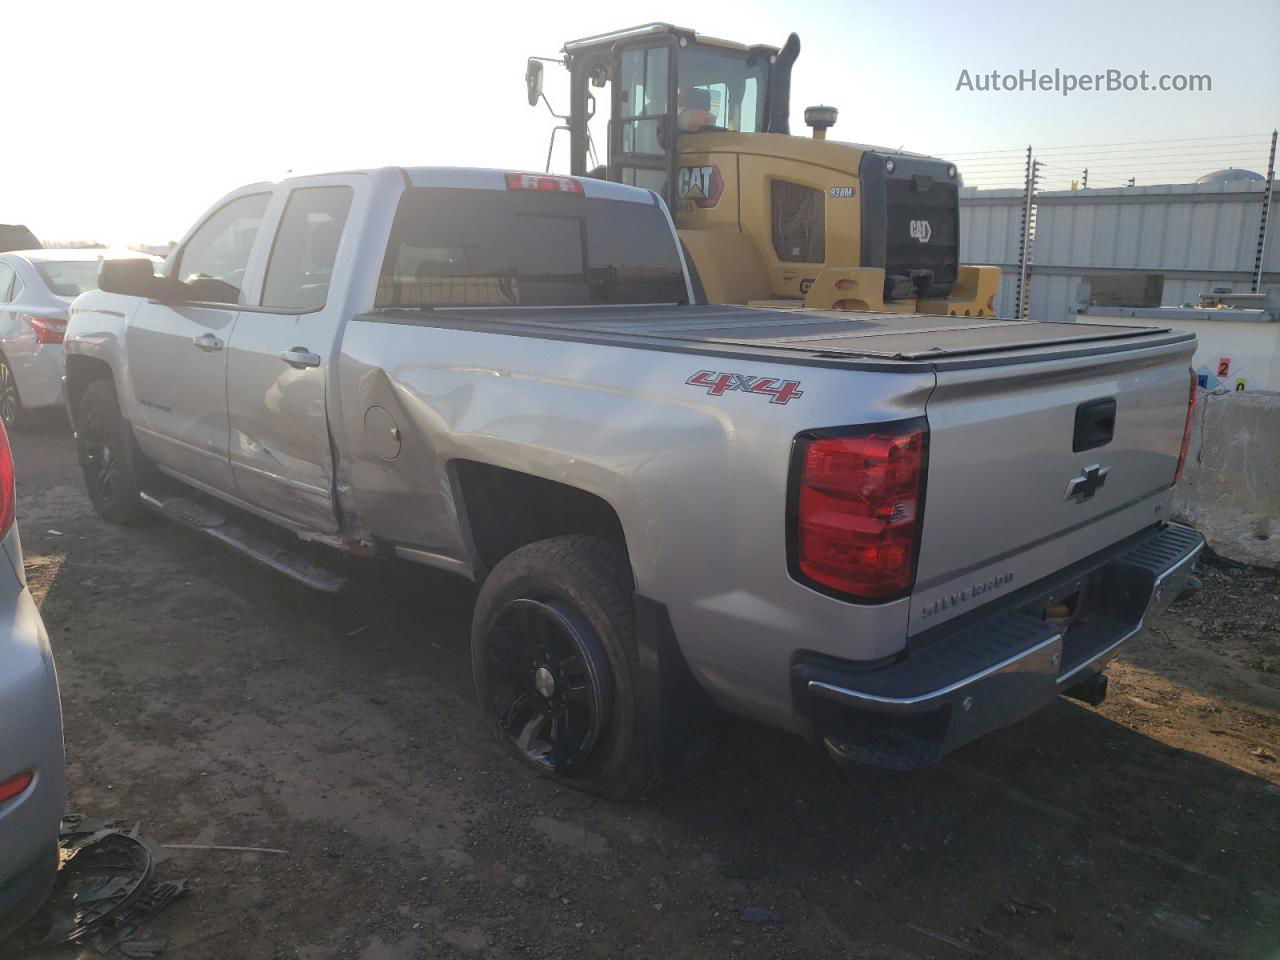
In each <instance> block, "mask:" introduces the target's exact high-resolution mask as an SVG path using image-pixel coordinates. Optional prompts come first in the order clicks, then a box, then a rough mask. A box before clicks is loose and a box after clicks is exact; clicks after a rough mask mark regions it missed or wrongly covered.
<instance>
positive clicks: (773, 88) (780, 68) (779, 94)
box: [753, 33, 800, 134]
mask: <svg viewBox="0 0 1280 960" xmlns="http://www.w3.org/2000/svg"><path fill="white" fill-rule="evenodd" d="M753 52H754V50H753ZM799 56H800V37H799V36H798V35H796V34H794V33H793V34H791V35H790V36H789V37H787V42H786V43H784V44H783V45H782V49H781V50H779V51H778V52H777V53H776V54H775V55H774V61H773V63H772V64H771V65H770V67H769V72H768V75H767V76H768V84H769V92H768V93H767V94H766V95H765V96H766V98H767V100H766V103H765V132H766V133H788V134H789V133H790V132H791V68H792V67H793V66H795V62H796V58H797V57H799Z"/></svg>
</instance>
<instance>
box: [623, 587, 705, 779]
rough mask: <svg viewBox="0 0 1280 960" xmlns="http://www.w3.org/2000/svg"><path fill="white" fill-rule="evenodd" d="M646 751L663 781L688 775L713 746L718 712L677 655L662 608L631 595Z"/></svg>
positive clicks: (679, 654) (678, 646)
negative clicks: (632, 597)
mask: <svg viewBox="0 0 1280 960" xmlns="http://www.w3.org/2000/svg"><path fill="white" fill-rule="evenodd" d="M635 610H636V641H637V643H638V645H639V648H640V649H639V653H640V689H641V691H642V695H643V697H644V709H645V713H646V717H645V720H646V723H647V730H648V734H649V753H650V756H651V757H652V758H653V764H654V766H655V768H657V770H658V771H660V772H661V774H662V776H663V777H665V778H667V779H679V778H680V777H682V776H686V775H688V774H689V773H690V772H692V771H693V770H694V769H695V768H696V767H697V765H698V762H699V761H700V760H701V759H702V758H703V757H704V756H706V754H708V753H709V752H710V751H711V749H712V747H714V746H715V742H716V726H717V721H718V719H719V712H718V711H717V710H716V708H715V706H714V705H713V704H712V703H711V698H710V697H708V696H707V693H706V691H705V690H703V689H702V686H701V685H700V684H699V683H698V681H697V679H696V678H695V677H694V676H693V671H691V670H690V669H689V664H688V663H687V662H686V661H685V659H684V654H683V653H681V651H680V645H679V643H677V641H676V636H675V630H674V629H672V626H671V618H670V616H669V615H668V613H667V608H666V606H665V605H663V604H661V603H658V602H657V601H656V600H651V599H649V598H648V597H645V596H643V595H641V594H639V593H637V594H636V595H635Z"/></svg>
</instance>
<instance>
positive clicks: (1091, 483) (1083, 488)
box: [1062, 463, 1111, 503]
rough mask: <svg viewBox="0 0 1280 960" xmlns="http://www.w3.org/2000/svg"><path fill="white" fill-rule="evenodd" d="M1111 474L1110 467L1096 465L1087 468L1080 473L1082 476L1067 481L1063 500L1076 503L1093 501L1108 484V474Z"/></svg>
mask: <svg viewBox="0 0 1280 960" xmlns="http://www.w3.org/2000/svg"><path fill="white" fill-rule="evenodd" d="M1110 472H1111V468H1110V467H1103V466H1099V465H1098V464H1096V463H1095V464H1094V465H1093V466H1091V467H1085V468H1084V469H1083V470H1081V471H1080V476H1078V477H1072V478H1071V479H1070V480H1068V481H1067V492H1066V493H1064V494H1063V495H1062V499H1063V500H1074V501H1075V502H1076V503H1084V502H1085V501H1086V500H1092V499H1093V495H1094V494H1095V493H1097V492H1098V491H1099V490H1101V489H1102V487H1103V485H1104V484H1105V483H1106V482H1107V474H1109V473H1110Z"/></svg>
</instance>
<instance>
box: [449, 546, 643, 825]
mask: <svg viewBox="0 0 1280 960" xmlns="http://www.w3.org/2000/svg"><path fill="white" fill-rule="evenodd" d="M632 591H633V586H632V578H631V568H630V565H629V564H628V562H627V559H626V556H625V554H623V552H622V551H620V550H619V549H618V548H617V547H615V546H613V545H612V544H610V543H607V542H605V541H603V540H600V539H597V538H596V537H588V536H564V537H554V538H552V539H550V540H541V541H538V542H537V543H531V544H529V545H528V546H524V547H521V548H520V549H518V550H516V551H514V552H512V553H511V554H509V555H508V556H507V557H505V558H504V559H503V560H502V561H501V562H500V563H499V564H498V565H497V566H496V567H495V568H494V570H493V572H492V573H491V574H490V575H489V577H488V579H487V580H486V581H485V583H484V586H483V587H482V588H481V590H480V596H479V597H478V599H477V600H476V609H475V616H474V617H473V619H472V625H471V664H472V669H473V671H474V673H475V682H476V693H477V695H478V697H479V699H480V706H481V709H482V710H483V711H484V716H485V722H486V723H487V725H488V726H489V728H490V729H491V730H492V731H493V733H494V734H495V736H496V737H497V739H498V741H499V742H500V743H502V744H503V745H504V746H505V747H506V748H507V749H508V750H509V751H510V752H511V753H512V754H513V755H514V756H515V757H516V758H517V759H518V760H520V761H521V762H522V763H524V764H525V765H526V766H528V767H531V768H532V769H534V770H536V771H538V772H539V773H541V774H543V775H544V776H548V777H550V778H551V779H553V780H555V781H556V782H558V783H561V784H564V785H565V786H568V787H573V788H574V789H577V790H584V791H587V792H588V793H594V794H598V795H600V796H603V797H607V798H609V799H611V800H627V799H631V798H634V797H637V796H640V795H641V794H642V793H644V792H645V791H646V790H648V789H650V788H652V787H653V786H656V785H657V782H658V779H659V778H658V776H657V774H656V772H655V770H654V765H653V763H652V761H651V759H650V755H649V744H648V739H647V735H646V726H645V712H644V704H643V703H642V702H641V694H640V685H639V680H638V678H639V676H640V664H639V651H638V646H637V643H636V627H635V609H634V604H633V602H632Z"/></svg>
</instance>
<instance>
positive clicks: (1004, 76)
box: [956, 67, 1213, 97]
mask: <svg viewBox="0 0 1280 960" xmlns="http://www.w3.org/2000/svg"><path fill="white" fill-rule="evenodd" d="M956 90H957V91H960V90H965V91H968V92H971V93H1027V92H1031V93H1057V94H1061V95H1062V96H1064V97H1066V96H1070V95H1071V94H1073V93H1143V92H1148V93H1211V92H1212V91H1213V77H1212V76H1210V75H1209V74H1207V73H1160V74H1153V73H1150V72H1149V71H1147V70H1139V71H1138V72H1137V73H1130V72H1128V71H1125V70H1118V69H1115V68H1112V69H1108V70H1103V71H1102V72H1100V73H1072V72H1071V71H1068V70H1062V69H1061V68H1059V67H1054V68H1053V69H1052V70H1036V69H1031V70H1017V71H1011V72H1003V73H1002V72H1001V71H999V70H990V71H971V70H967V69H965V70H961V71H960V78H959V79H958V80H956Z"/></svg>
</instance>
